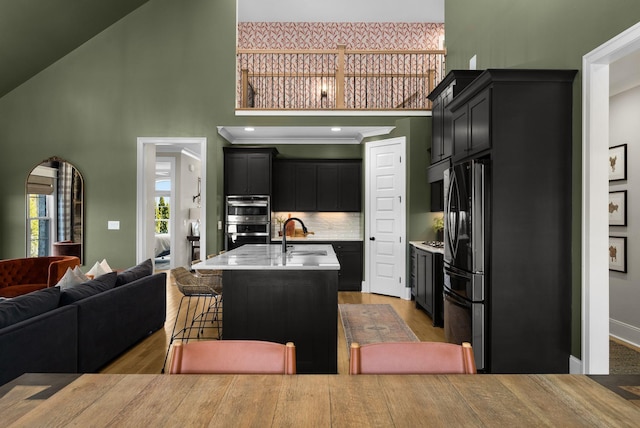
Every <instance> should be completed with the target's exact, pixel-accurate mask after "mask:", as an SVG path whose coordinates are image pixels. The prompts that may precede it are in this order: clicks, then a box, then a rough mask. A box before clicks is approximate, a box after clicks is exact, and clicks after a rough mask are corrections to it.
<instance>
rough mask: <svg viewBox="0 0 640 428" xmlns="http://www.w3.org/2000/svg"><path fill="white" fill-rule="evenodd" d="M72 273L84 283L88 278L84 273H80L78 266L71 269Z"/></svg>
mask: <svg viewBox="0 0 640 428" xmlns="http://www.w3.org/2000/svg"><path fill="white" fill-rule="evenodd" d="M73 273H74V274H75V275H76V276H77V277H78V278H79V279H80V281H82V282H85V281H88V280H89V278H87V275H85V274H84V273H82V271H81V270H80V266H76V267H74V268H73Z"/></svg>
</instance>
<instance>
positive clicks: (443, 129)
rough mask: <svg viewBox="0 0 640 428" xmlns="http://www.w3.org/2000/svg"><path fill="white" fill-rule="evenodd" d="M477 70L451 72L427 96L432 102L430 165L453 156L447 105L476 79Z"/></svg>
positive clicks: (450, 121) (450, 123)
mask: <svg viewBox="0 0 640 428" xmlns="http://www.w3.org/2000/svg"><path fill="white" fill-rule="evenodd" d="M480 73H481V71H479V70H452V71H450V72H449V73H448V74H447V75H446V76H445V78H444V79H442V81H441V82H440V83H439V84H438V86H436V87H435V88H434V90H433V91H431V93H430V94H429V99H430V100H431V101H432V110H431V114H432V133H431V163H432V164H435V163H437V162H440V161H442V160H444V159H448V158H449V157H451V155H452V154H453V139H452V138H451V134H452V132H453V131H452V117H451V110H450V109H449V103H450V102H451V101H453V99H454V98H455V97H456V96H457V95H458V94H459V93H460V91H462V90H463V89H464V88H466V87H467V86H468V85H469V84H470V83H471V82H472V81H473V80H474V79H475V78H476V77H478V76H479V75H480Z"/></svg>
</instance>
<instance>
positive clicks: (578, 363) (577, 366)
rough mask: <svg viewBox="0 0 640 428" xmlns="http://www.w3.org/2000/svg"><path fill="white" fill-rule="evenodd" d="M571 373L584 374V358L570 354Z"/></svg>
mask: <svg viewBox="0 0 640 428" xmlns="http://www.w3.org/2000/svg"><path fill="white" fill-rule="evenodd" d="M569 373H571V374H583V373H584V370H583V368H582V360H581V359H579V358H576V357H574V356H573V355H571V356H569Z"/></svg>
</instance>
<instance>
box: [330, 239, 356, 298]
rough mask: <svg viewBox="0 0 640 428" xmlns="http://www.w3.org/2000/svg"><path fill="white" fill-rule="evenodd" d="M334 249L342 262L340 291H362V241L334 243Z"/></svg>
mask: <svg viewBox="0 0 640 428" xmlns="http://www.w3.org/2000/svg"><path fill="white" fill-rule="evenodd" d="M332 245H333V249H334V251H335V252H336V256H337V257H338V261H339V262H340V272H339V273H338V290H339V291H361V290H362V268H363V260H362V259H363V255H362V241H339V242H333V243H332Z"/></svg>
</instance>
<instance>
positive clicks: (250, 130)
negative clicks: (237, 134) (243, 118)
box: [244, 126, 256, 132]
mask: <svg viewBox="0 0 640 428" xmlns="http://www.w3.org/2000/svg"><path fill="white" fill-rule="evenodd" d="M244 130H245V131H247V132H253V131H255V130H256V128H251V127H250V126H248V127H246V128H244Z"/></svg>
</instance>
